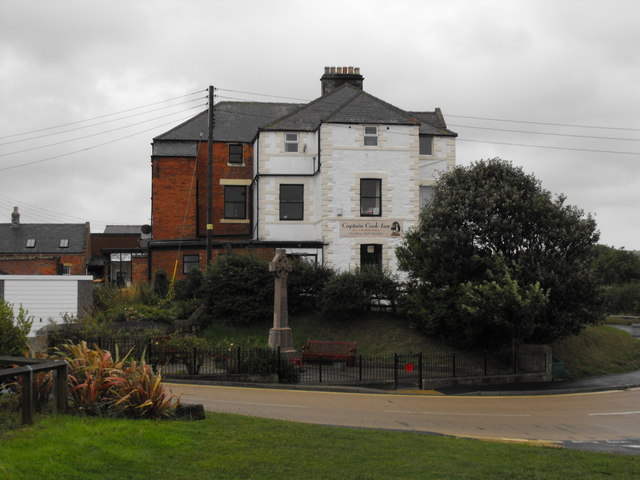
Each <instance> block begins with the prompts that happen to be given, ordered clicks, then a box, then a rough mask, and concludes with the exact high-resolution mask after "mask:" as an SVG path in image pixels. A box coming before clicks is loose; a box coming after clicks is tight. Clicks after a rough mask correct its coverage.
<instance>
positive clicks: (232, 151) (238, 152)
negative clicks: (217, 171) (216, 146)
mask: <svg viewBox="0 0 640 480" xmlns="http://www.w3.org/2000/svg"><path fill="white" fill-rule="evenodd" d="M243 163H244V159H243V158H242V145H240V144H232V145H229V165H242V164H243Z"/></svg>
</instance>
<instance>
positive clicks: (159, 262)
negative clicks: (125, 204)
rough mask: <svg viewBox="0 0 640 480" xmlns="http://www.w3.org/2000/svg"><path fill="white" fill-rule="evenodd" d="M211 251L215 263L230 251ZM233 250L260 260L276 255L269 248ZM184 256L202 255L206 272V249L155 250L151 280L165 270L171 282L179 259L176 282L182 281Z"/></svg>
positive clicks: (223, 249)
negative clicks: (157, 273)
mask: <svg viewBox="0 0 640 480" xmlns="http://www.w3.org/2000/svg"><path fill="white" fill-rule="evenodd" d="M217 247H218V248H215V249H213V250H212V251H211V258H212V261H213V262H215V261H216V258H218V256H219V255H221V254H223V253H225V252H227V251H229V248H228V247H227V246H222V248H220V247H221V246H219V245H218V246H217ZM231 250H232V251H233V252H235V253H239V254H241V255H255V256H256V257H258V258H261V259H263V260H268V261H270V260H272V259H273V257H274V255H275V250H274V249H273V248H269V247H259V248H247V247H242V248H233V247H232V248H231ZM184 255H200V269H201V270H203V271H204V270H205V269H206V268H205V267H206V265H205V262H206V261H207V260H206V258H207V253H206V251H205V249H204V248H202V249H181V250H180V252H179V253H178V251H177V250H155V251H153V252H152V257H151V272H150V275H149V277H150V280H151V281H152V280H153V277H154V276H155V273H156V272H157V271H159V270H164V272H165V273H166V274H167V276H168V277H169V280H170V279H171V277H172V276H173V270H174V268H175V263H176V258H177V259H178V268H177V270H176V280H181V279H183V278H185V277H186V275H185V274H184V273H182V272H183V258H184Z"/></svg>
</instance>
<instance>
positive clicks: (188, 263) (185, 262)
mask: <svg viewBox="0 0 640 480" xmlns="http://www.w3.org/2000/svg"><path fill="white" fill-rule="evenodd" d="M196 268H200V255H198V254H196V255H184V256H183V257H182V273H189V272H191V271H193V270H195V269H196Z"/></svg>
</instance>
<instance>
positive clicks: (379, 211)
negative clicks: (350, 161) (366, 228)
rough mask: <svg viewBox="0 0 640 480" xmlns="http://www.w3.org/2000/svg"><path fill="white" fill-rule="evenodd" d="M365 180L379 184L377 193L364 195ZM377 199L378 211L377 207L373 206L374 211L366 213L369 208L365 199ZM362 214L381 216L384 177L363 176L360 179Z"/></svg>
mask: <svg viewBox="0 0 640 480" xmlns="http://www.w3.org/2000/svg"><path fill="white" fill-rule="evenodd" d="M365 182H375V184H377V185H378V187H377V188H376V190H377V195H375V196H371V195H366V196H365V195H363V190H364V188H363V185H364V183H365ZM365 199H366V200H369V199H375V200H377V209H378V211H377V213H376V212H375V209H376V207H375V206H374V207H372V208H371V210H372V213H366V210H368V208H365V205H364V202H363V200H365ZM360 216H361V217H381V216H382V179H381V178H361V179H360Z"/></svg>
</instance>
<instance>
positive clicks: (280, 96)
mask: <svg viewBox="0 0 640 480" xmlns="http://www.w3.org/2000/svg"><path fill="white" fill-rule="evenodd" d="M216 90H220V91H221V92H232V93H242V94H245V95H256V96H258V97H271V98H284V99H287V100H301V101H303V102H310V101H311V100H309V99H308V98H296V97H285V96H282V95H268V94H266V93H255V92H243V91H240V90H230V89H228V88H217V87H216Z"/></svg>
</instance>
